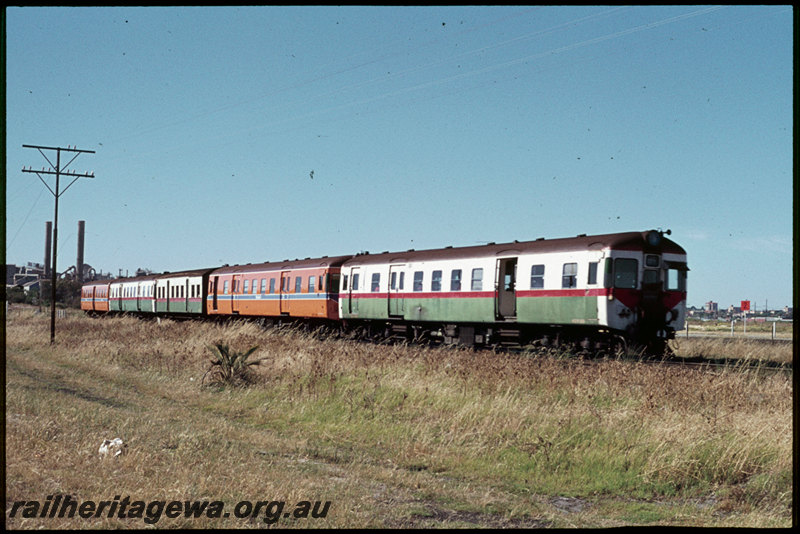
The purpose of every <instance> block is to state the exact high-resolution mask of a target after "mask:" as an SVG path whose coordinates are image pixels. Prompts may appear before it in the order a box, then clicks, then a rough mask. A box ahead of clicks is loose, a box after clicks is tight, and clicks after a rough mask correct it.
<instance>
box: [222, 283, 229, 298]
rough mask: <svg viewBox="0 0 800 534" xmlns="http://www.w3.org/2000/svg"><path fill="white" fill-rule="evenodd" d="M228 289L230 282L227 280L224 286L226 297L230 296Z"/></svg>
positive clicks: (223, 290)
mask: <svg viewBox="0 0 800 534" xmlns="http://www.w3.org/2000/svg"><path fill="white" fill-rule="evenodd" d="M228 287H229V286H228V280H225V283H224V284H223V286H222V292H223V293H225V294H226V295H227V294H228Z"/></svg>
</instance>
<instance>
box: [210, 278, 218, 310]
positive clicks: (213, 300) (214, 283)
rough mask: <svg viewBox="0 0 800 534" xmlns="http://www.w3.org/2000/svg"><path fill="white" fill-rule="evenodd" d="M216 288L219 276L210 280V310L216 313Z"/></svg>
mask: <svg viewBox="0 0 800 534" xmlns="http://www.w3.org/2000/svg"><path fill="white" fill-rule="evenodd" d="M217 287H219V276H215V277H214V278H212V279H211V309H212V310H213V311H217Z"/></svg>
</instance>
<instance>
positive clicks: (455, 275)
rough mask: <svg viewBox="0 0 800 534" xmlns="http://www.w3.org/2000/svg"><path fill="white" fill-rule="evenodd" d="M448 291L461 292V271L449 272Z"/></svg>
mask: <svg viewBox="0 0 800 534" xmlns="http://www.w3.org/2000/svg"><path fill="white" fill-rule="evenodd" d="M450 291H461V269H453V270H452V271H450Z"/></svg>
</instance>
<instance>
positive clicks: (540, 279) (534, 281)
mask: <svg viewBox="0 0 800 534" xmlns="http://www.w3.org/2000/svg"><path fill="white" fill-rule="evenodd" d="M543 287H544V265H533V266H531V289H542V288H543Z"/></svg>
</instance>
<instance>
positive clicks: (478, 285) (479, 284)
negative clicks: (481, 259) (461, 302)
mask: <svg viewBox="0 0 800 534" xmlns="http://www.w3.org/2000/svg"><path fill="white" fill-rule="evenodd" d="M470 287H471V288H472V291H481V290H482V289H483V267H478V268H476V269H472V285H471V286H470Z"/></svg>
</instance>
